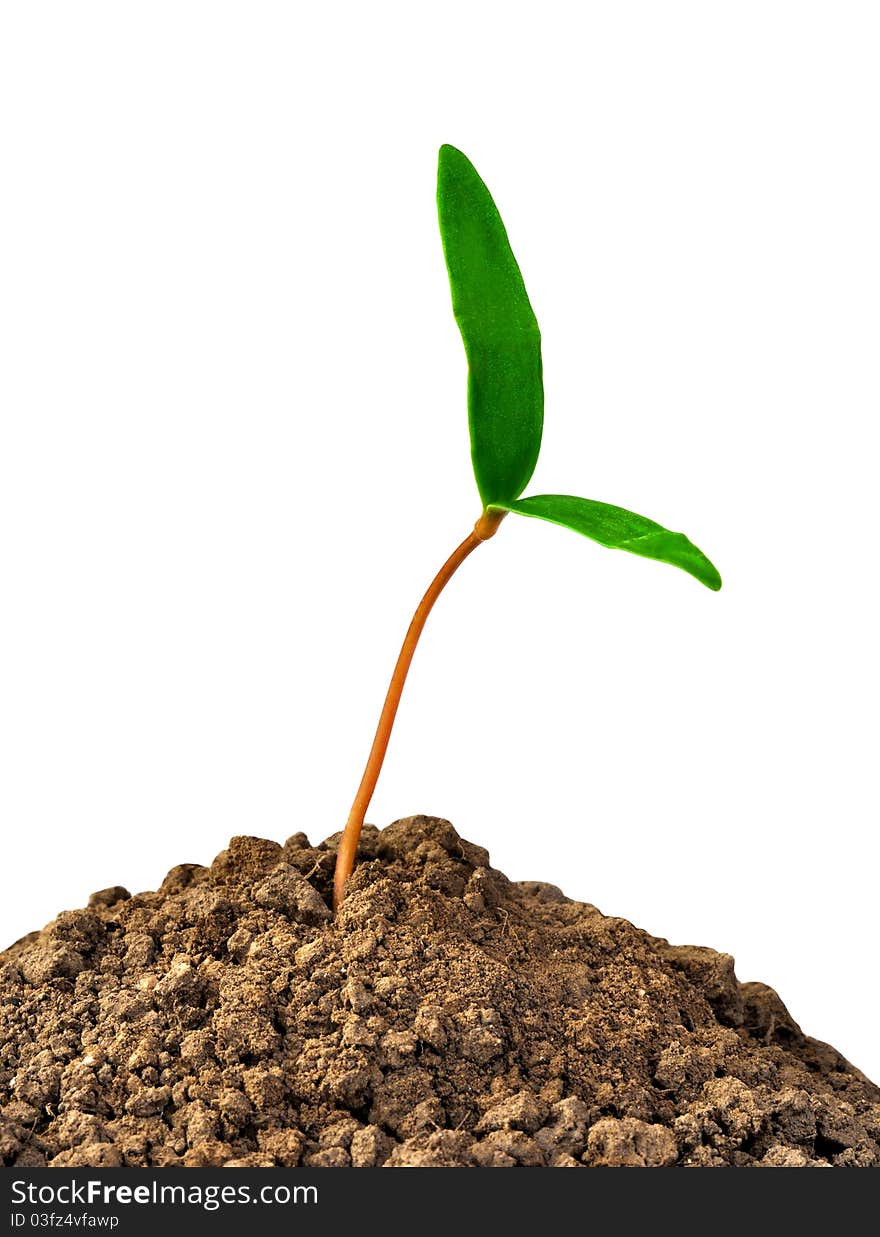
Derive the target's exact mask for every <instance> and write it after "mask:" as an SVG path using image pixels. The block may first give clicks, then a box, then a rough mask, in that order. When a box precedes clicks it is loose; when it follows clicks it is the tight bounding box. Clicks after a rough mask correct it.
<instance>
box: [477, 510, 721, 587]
mask: <svg viewBox="0 0 880 1237" xmlns="http://www.w3.org/2000/svg"><path fill="white" fill-rule="evenodd" d="M495 505H496V506H499V507H503V509H504V510H505V511H516V512H518V513H519V514H520V515H531V516H536V517H537V518H538V519H540V520H549V521H550V522H551V523H552V524H561V525H562V526H563V527H564V528H571V529H574V531H575V532H576V533H583V535H584V536H585V537H592V539H593V541H598V542H599V544H600V545H604V546H608V547H609V548H610V549H613V550H629V552H630V554H641V555H642V556H643V557H644V558H656V559H658V560H659V561H660V562H661V563H671V564H672V566H673V567H680V568H681V569H682V571H687V572H689V573H690V575H692V576H694V577H695V578H696V579H697V580H699V581H700V582H701V584H705V585H706V587H707V588H711V589H713V590H714V591H715V592H717V591H718V589H719V588H721V576H720V575H719V574H718V571H717V570H716V568H715V567H714V566H713V565H712V563H710V562H709V560H708V558H706V555H705V554H704V553H703V552H702V550H698V549H697V547H696V546H695V545H694V544H693V542H691V541H688V539H687V537H685V535H684V533H671V532H669V530H668V529H666V528H663V526H662V525H660V524H655V522H654V521H653V520H648V519H646V518H645V517H644V516H643V515H636V514H635V512H633V511H626V510H625V509H624V508H623V507H612V506H611V505H610V504H609V503H597V502H594V501H593V500H592V499H591V498H574V497H573V496H572V495H570V494H536V495H535V496H534V497H533V498H521V499H520V500H519V501H518V502H511V503H496V504H495Z"/></svg>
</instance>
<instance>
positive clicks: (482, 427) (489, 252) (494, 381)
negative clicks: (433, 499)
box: [437, 146, 544, 506]
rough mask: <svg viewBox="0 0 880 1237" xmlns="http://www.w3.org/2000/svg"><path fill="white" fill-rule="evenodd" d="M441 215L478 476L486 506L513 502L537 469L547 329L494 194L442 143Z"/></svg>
mask: <svg viewBox="0 0 880 1237" xmlns="http://www.w3.org/2000/svg"><path fill="white" fill-rule="evenodd" d="M437 211H438V216H439V220H440V235H441V238H442V240H443V252H444V254H445V257H446V266H447V269H448V271H449V283H450V286H451V289H452V309H453V313H454V314H455V318H456V321H457V322H458V326H459V330H460V331H461V337H462V340H463V341H464V348H465V353H466V355H467V360H468V419H469V423H470V435H471V459H472V460H473V465H474V476H475V477H476V481H477V488H478V489H479V491H480V497H481V498H482V500H483V505H484V506H489V504H490V503H499V502H501V503H503V502H512V501H513V500H514V499H515V498H517V497H518V496H519V495H520V494H521V493H522V492H523V490H524V489H525V487H526V485H527V484H528V481H529V478H530V477H531V475H532V473H533V472H534V469H535V463H536V461H537V459H538V451H539V450H540V447H541V430H542V427H543V421H544V388H543V381H542V372H541V335H540V332H539V330H538V323H537V321H536V319H535V315H534V313H533V311H532V307H531V305H530V304H529V298H528V296H527V294H526V289H525V284H524V283H523V278H522V275H521V274H520V270H519V267H518V266H517V263H516V258H515V257H514V256H513V252H512V251H511V248H510V242H509V241H508V239H507V232H506V231H505V228H504V224H503V223H502V221H501V216H500V215H499V213H498V210H497V208H496V206H495V203H494V202H493V201H492V197H491V194H490V193H489V190H488V189H487V188H486V186H485V185H484V184H483V182H482V180H481V179H480V177H479V176H478V174H477V171H476V169H475V168H474V166H473V164H472V163H471V162H470V160H469V159H468V158H467V157H466V156H465V155H463V154H462V153H461V151H460V150H456V148H455V147H454V146H441V148H440V157H439V162H438V168H437Z"/></svg>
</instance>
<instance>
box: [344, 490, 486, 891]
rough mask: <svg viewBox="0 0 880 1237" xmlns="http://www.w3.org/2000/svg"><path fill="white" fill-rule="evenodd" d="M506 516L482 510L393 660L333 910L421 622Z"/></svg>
mask: <svg viewBox="0 0 880 1237" xmlns="http://www.w3.org/2000/svg"><path fill="white" fill-rule="evenodd" d="M506 514H507V512H506V511H497V510H486V511H484V512H483V514H482V515H481V516H480V518H479V519H478V520H477V522H476V524H475V525H474V531H473V532H472V533H469V534H468V536H467V537H465V539H464V541H463V542H462V543H461V545H460V546H459V547H458V548H457V549H456V550H454V551H453V552H452V554H450V556H449V558H447V560H446V562H445V563H444V564H443V566H442V567H441V568H440V570H439V571H438V572H437V574H436V576H435V577H434V579H433V580H432V581H431V583H430V585H429V586H428V591H427V592H426V593H425V595H424V597H423V598H422V600H421V601H420V602H419V605H418V609H417V610H416V612H415V614H414V615H413V618H412V622H411V623H410V625H409V629H408V631H407V633H406V636H405V638H404V641H403V645H402V647H401V650H400V654H399V655H398V658H397V664H396V665H395V667H394V673H393V674H392V676H391V682H390V683H389V685H388V693H387V695H386V696H385V703H384V705H383V706H382V713H381V715H380V717H379V725H378V726H377V727H376V736H375V738H374V739H373V746H372V747H371V748H370V754H369V756H368V757H367V765H366V768H365V769H364V775H363V777H362V778H361V784H360V786H358V791H357V794H356V795H355V797H354V803H353V804H352V805H351V811H350V812H349V814H348V821H347V822H346V825H345V829H344V831H343V834H342V840H341V841H340V843H339V853H338V854H337V856H336V871H335V872H334V875H333V909H334V910H336V909H337V908H338V906H339V904H340V902H341V901H342V898H343V893H344V890H345V882H346V881H347V880H348V878H349V876H350V875H351V872H352V869H353V868H354V861H355V856H356V854H357V848H358V840H359V839H360V836H361V829H362V828H363V825H364V817H365V816H366V814H367V808H368V807H369V806H370V800H371V799H372V797H373V791H374V790H375V789H376V782H377V781H378V780H379V774H380V772H381V771H382V764H383V762H384V760H385V753H386V751H387V750H388V740H389V739H390V738H391V728H392V726H393V725H394V718H395V716H396V715H397V706H398V705H399V704H400V696H401V693H402V691H403V685H404V683H405V682H406V676H407V673H408V671H409V667H410V663H411V662H412V659H413V653H414V652H415V651H416V645H417V644H418V642H419V636H421V634H422V628H423V627H424V626H425V620H426V619H427V617H428V615H429V614H430V613H431V609H432V607H433V605H434V602H435V601H436V600H437V598H438V597H439V596H440V594H441V593H442V592H443V589H444V588H445V587H446V585H447V584H448V582H449V581H450V580H451V578H452V576H453V575H454V574H455V572H456V571H457V570H458V568H459V567H460V566H461V564H462V563H463V562H464V560H465V559H466V558H467V557H468V555H469V554H471V553H472V552H473V551H474V550H475V549H476V548H477V546H478V545H480V544H481V543H482V542H483V541H488V540H489V538H490V537H494V535H495V533H496V531H497V529H498V525H499V524H500V523H501V521H502V520H503V519H504V517H505V515H506Z"/></svg>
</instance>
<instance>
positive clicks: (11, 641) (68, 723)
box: [0, 0, 880, 1077]
mask: <svg viewBox="0 0 880 1237" xmlns="http://www.w3.org/2000/svg"><path fill="white" fill-rule="evenodd" d="M2 25H3V29H2V32H0V33H2V38H0V62H2V63H0V94H2V98H0V115H2V130H3V133H2V150H0V160H2V171H3V177H4V189H3V194H2V200H0V248H2V292H0V298H2V301H0V312H2V324H0V326H2V341H3V354H4V360H3V365H2V377H0V383H2V390H0V396H2V453H0V506H2V512H0V515H2V528H0V539H2V547H0V555H2V559H0V589H2V613H0V677H2V682H0V688H2V699H0V727H2V748H0V753H2V778H0V817H2V827H3V833H4V849H3V868H2V877H0V919H2V924H0V928H2V931H0V936H2V942H3V944H6V943H9V942H11V941H12V940H14V939H15V938H17V937H18V936H20V935H22V934H23V933H25V932H28V931H30V930H32V929H34V928H36V927H39V926H41V925H42V924H43V923H45V922H46V921H47V920H48V919H50V918H51V917H52V916H53V915H54V914H55V913H56V912H57V911H58V910H60V909H62V908H66V907H72V906H77V905H81V904H82V903H83V901H84V899H85V898H86V897H87V896H88V894H89V893H90V892H91V891H92V890H94V889H98V888H100V887H102V886H106V885H109V884H113V883H117V882H118V883H122V884H125V885H127V886H128V887H129V888H130V889H132V890H141V889H148V888H154V887H155V886H156V884H157V882H159V881H160V880H161V879H162V876H163V874H164V872H165V871H166V870H167V869H168V868H169V867H171V866H172V865H173V864H176V863H179V862H182V861H198V862H208V861H210V859H211V858H212V856H213V855H214V854H215V853H216V852H217V851H219V850H220V849H221V848H222V847H223V846H224V845H225V844H226V841H227V839H228V838H229V837H230V835H232V834H233V833H253V834H260V835H264V836H268V837H273V838H276V839H278V840H283V839H284V838H285V837H286V836H288V835H289V834H291V833H293V832H294V831H296V830H299V829H303V830H305V831H306V832H307V833H308V834H309V836H310V837H311V838H312V839H313V840H319V839H321V838H323V837H325V836H327V835H328V834H330V833H332V832H334V831H335V830H336V829H338V828H339V827H340V826H341V824H342V822H343V821H344V819H345V816H346V814H347V810H348V807H349V803H350V800H351V797H352V795H353V793H354V790H355V786H356V784H357V781H358V778H359V776H360V772H361V768H362V765H363V761H364V759H365V757H366V751H367V747H368V745H369V741H370V739H371V737H372V732H373V728H374V725H375V721H376V717H377V715H378V711H379V707H380V704H381V700H382V696H383V693H384V690H385V685H386V681H387V676H388V673H389V671H390V668H391V666H392V664H393V661H394V658H395V656H396V654H397V648H398V645H399V642H400V639H401V637H402V635H403V632H404V630H405V627H406V624H407V622H408V621H409V617H410V614H411V612H412V609H413V607H414V606H415V604H416V602H417V600H418V598H419V596H420V595H421V592H422V590H423V589H424V587H425V586H426V584H427V582H428V580H429V579H430V577H431V576H432V575H433V573H434V571H435V570H436V568H437V567H438V566H439V564H440V562H441V561H442V560H443V559H444V558H445V557H446V555H447V554H448V553H449V552H450V550H451V549H452V548H453V547H454V545H455V544H457V542H458V541H459V540H460V539H461V538H462V537H463V536H464V535H465V534H466V533H467V531H468V530H469V528H470V526H471V524H472V523H473V521H474V519H475V518H476V516H477V515H478V513H479V504H478V501H477V498H476V491H475V489H474V486H473V481H472V478H471V476H470V469H469V460H468V443H467V423H466V407H465V365H464V356H463V352H462V348H461V343H460V340H459V337H458V334H457V330H456V327H455V324H454V321H453V319H452V315H451V312H450V306H449V295H448V286H447V282H446V274H445V269H444V266H443V260H442V255H441V250H440V243H439V239H438V235H437V230H436V218H435V210H434V175H435V159H436V151H437V147H438V146H439V144H440V143H441V142H444V141H449V142H452V143H454V144H456V145H458V146H460V147H461V148H462V149H464V150H465V151H466V152H467V153H468V154H469V155H470V156H471V158H472V159H473V160H474V162H475V163H476V165H477V167H478V168H479V170H480V171H481V173H482V174H483V176H484V177H485V179H486V180H487V182H488V184H489V186H490V188H491V189H492V191H493V193H494V195H495V197H496V200H497V202H498V204H499V207H500V209H501V211H502V214H503V216H504V218H505V221H506V223H507V226H508V231H509V233H510V236H511V240H512V243H513V245H514V249H515V251H516V253H517V256H518V258H519V260H520V264H521V266H522V269H523V272H524V274H525V278H526V282H527V286H528V288H529V292H530V295H531V299H532V302H533V304H534V306H535V309H536V312H537V314H538V318H539V321H540V323H541V326H542V330H543V335H544V365H545V375H546V397H547V399H546V427H545V439H544V443H545V445H544V451H543V454H542V457H541V460H540V463H539V465H538V470H537V472H536V475H535V478H534V481H533V484H532V485H531V486H530V490H531V492H538V493H540V492H546V491H563V492H565V491H568V492H571V493H580V494H585V495H587V496H590V497H593V498H598V499H602V500H605V501H610V502H614V503H618V504H620V505H623V506H629V507H632V508H634V509H635V510H637V511H639V512H642V513H643V514H645V515H648V516H650V517H652V518H654V519H656V520H659V521H661V522H662V523H664V524H666V525H667V526H668V527H671V528H673V529H681V530H683V531H685V532H686V533H687V534H688V535H689V536H691V538H692V539H693V540H694V541H696V542H697V544H698V545H700V546H701V548H703V549H704V550H705V551H706V553H708V554H709V556H710V557H711V558H712V559H713V560H714V561H715V562H716V563H717V565H718V566H719V568H720V570H721V572H722V575H723V576H724V581H725V586H724V589H723V591H722V592H721V593H720V594H717V595H715V594H712V593H710V592H709V591H708V590H706V589H704V588H702V587H701V586H700V585H699V584H698V583H696V582H695V581H694V580H692V579H691V578H690V577H688V576H687V575H685V574H684V573H682V572H679V571H676V570H675V569H673V568H670V567H666V566H663V565H661V564H657V563H653V562H648V561H646V560H642V559H638V558H635V557H633V556H630V555H626V554H621V553H615V552H611V551H607V550H604V549H601V548H600V547H598V546H595V545H593V544H592V543H590V542H588V541H585V540H583V539H581V538H579V537H577V536H575V535H574V534H571V533H568V532H565V531H564V530H561V529H558V528H554V527H552V526H550V525H545V524H542V523H540V522H538V521H528V520H522V519H517V518H516V517H514V516H511V517H509V519H508V520H507V522H506V524H505V525H504V526H503V528H502V529H501V532H500V533H499V535H498V537H497V538H496V539H495V541H494V542H492V543H490V544H489V545H487V546H485V547H483V548H481V549H480V550H479V551H478V553H477V554H476V555H475V556H474V557H473V558H472V559H471V560H470V561H469V562H468V563H467V564H466V566H465V567H464V568H463V569H462V571H461V572H460V574H459V576H458V577H456V579H455V580H454V582H453V584H452V585H451V587H450V588H449V590H448V592H447V593H446V594H445V595H444V596H443V598H442V600H441V602H440V603H439V605H438V607H437V610H436V611H435V613H434V615H433V616H432V618H431V621H430V623H429V626H428V629H427V631H426V635H425V639H424V642H423V644H422V646H421V647H420V649H419V652H418V655H417V658H416V662H415V665H414V668H413V672H412V675H411V679H410V682H409V684H408V687H407V692H406V694H405V698H404V702H403V705H402V708H401V711H400V715H399V719H398V726H397V730H396V732H395V735H394V738H393V741H392V746H391V750H390V754H389V758H388V762H387V765H386V769H385V772H384V775H383V777H382V779H381V781H380V784H379V788H378V792H377V794H376V797H375V800H374V803H373V807H372V809H371V811H370V813H369V819H371V820H373V821H374V822H376V823H378V824H383V825H384V824H386V823H388V822H390V821H391V820H393V819H395V818H396V817H399V816H404V815H409V814H411V813H414V812H427V813H433V814H437V815H443V816H446V817H448V818H450V819H451V820H452V821H453V822H454V823H455V825H456V827H457V828H458V830H459V831H460V832H461V833H462V834H463V835H465V836H466V837H468V838H470V839H472V840H473V841H476V842H479V843H481V844H483V845H485V846H487V847H488V848H489V849H490V851H491V854H492V857H493V861H494V863H495V864H496V866H498V867H500V868H502V869H503V870H504V871H506V872H507V873H508V875H510V876H511V877H513V878H516V879H527V878H542V879H545V880H549V881H553V882H555V883H557V884H559V885H561V886H562V887H563V888H564V889H565V891H566V892H567V893H568V894H569V895H571V896H574V897H577V898H581V899H584V900H588V901H592V902H594V903H596V904H597V905H598V906H599V907H601V908H602V909H603V910H604V911H606V912H607V913H611V914H616V915H622V916H625V917H627V918H629V919H632V920H633V921H634V922H635V923H637V924H639V925H640V926H642V927H645V928H647V929H648V930H649V931H651V932H653V933H656V934H658V935H663V936H667V937H669V938H670V939H671V940H673V941H675V942H680V943H681V942H689V943H699V944H706V945H711V946H713V947H715V948H718V949H722V950H727V951H729V952H731V953H733V954H734V955H735V956H736V959H737V970H738V974H739V976H740V978H741V979H744V980H745V979H761V980H763V981H765V982H767V983H770V984H772V985H773V986H774V987H776V988H778V990H779V991H780V993H781V995H782V997H783V999H784V1000H785V1001H786V1002H787V1003H788V1005H789V1006H790V1008H791V1010H792V1013H793V1014H794V1016H795V1017H796V1018H797V1019H798V1020H799V1021H800V1022H801V1024H802V1025H803V1026H804V1028H805V1030H807V1031H808V1033H810V1034H812V1035H814V1036H816V1037H818V1038H821V1039H826V1040H829V1041H831V1042H833V1043H834V1044H835V1045H836V1046H837V1047H838V1048H840V1050H841V1051H843V1052H844V1053H845V1054H846V1055H847V1056H849V1057H850V1058H851V1059H852V1060H853V1061H855V1063H856V1064H858V1065H860V1066H861V1068H863V1069H864V1070H865V1071H866V1072H868V1073H869V1074H873V1075H874V1076H875V1077H878V1076H880V1046H878V1042H877V1035H876V1026H877V1022H878V1017H880V1006H878V986H877V983H876V968H877V955H876V949H875V922H876V920H875V916H876V898H877V883H878V882H877V872H878V787H877V773H876V753H877V740H878V727H877V700H878V694H880V683H878V660H877V652H876V650H877V636H876V632H877V622H878V614H877V610H878V592H877V584H876V579H877V576H876V566H875V564H876V560H877V533H876V528H877V511H876V493H877V482H876V477H877V451H876V447H877V431H876V425H877V417H878V411H880V409H878V404H880V370H878V364H877V353H878V339H880V294H878V288H880V240H878V238H880V227H878V220H880V173H878V159H877V151H878V127H880V125H878V117H880V76H878V73H877V64H878V57H880V37H878V36H880V13H878V9H877V7H876V5H874V4H871V3H866V4H858V3H839V2H835V3H823V4H814V3H808V2H805V0H799V2H798V3H792V4H786V3H773V2H772V0H760V3H747V2H746V3H744V2H743V0H737V2H736V3H711V4H707V3H705V2H703V0H700V2H698V3H663V4H655V3H646V4H637V3H626V2H625V0H614V2H613V3H608V4H581V3H578V4H575V3H571V4H560V3H555V4H554V3H547V2H546V0H545V2H544V3H542V4H541V5H536V4H534V3H529V4H523V5H519V4H512V3H504V4H495V3H491V4H490V3H482V4H480V3H475V2H474V0H469V2H468V3H464V4H462V3H448V2H447V3H443V4H442V5H441V4H436V5H431V6H426V5H414V4H411V3H406V4H388V3H385V4H383V3H371V4H361V3H357V4H354V3H337V4H326V5H323V6H318V5H312V4H308V5H306V4H297V3H284V4H271V3H257V4H254V3H248V4H244V3H240V4H224V3H218V2H217V0H212V3H210V4H193V3H184V2H181V0H174V2H173V3H157V2H156V0H151V2H150V3H149V4H147V3H144V4H139V3H127V4H119V3H118V2H114V3H106V4H93V3H78V4H76V5H70V4H57V5H56V4H48V3H33V2H28V3H21V4H16V3H9V4H6V5H4V6H3V18H2Z"/></svg>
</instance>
